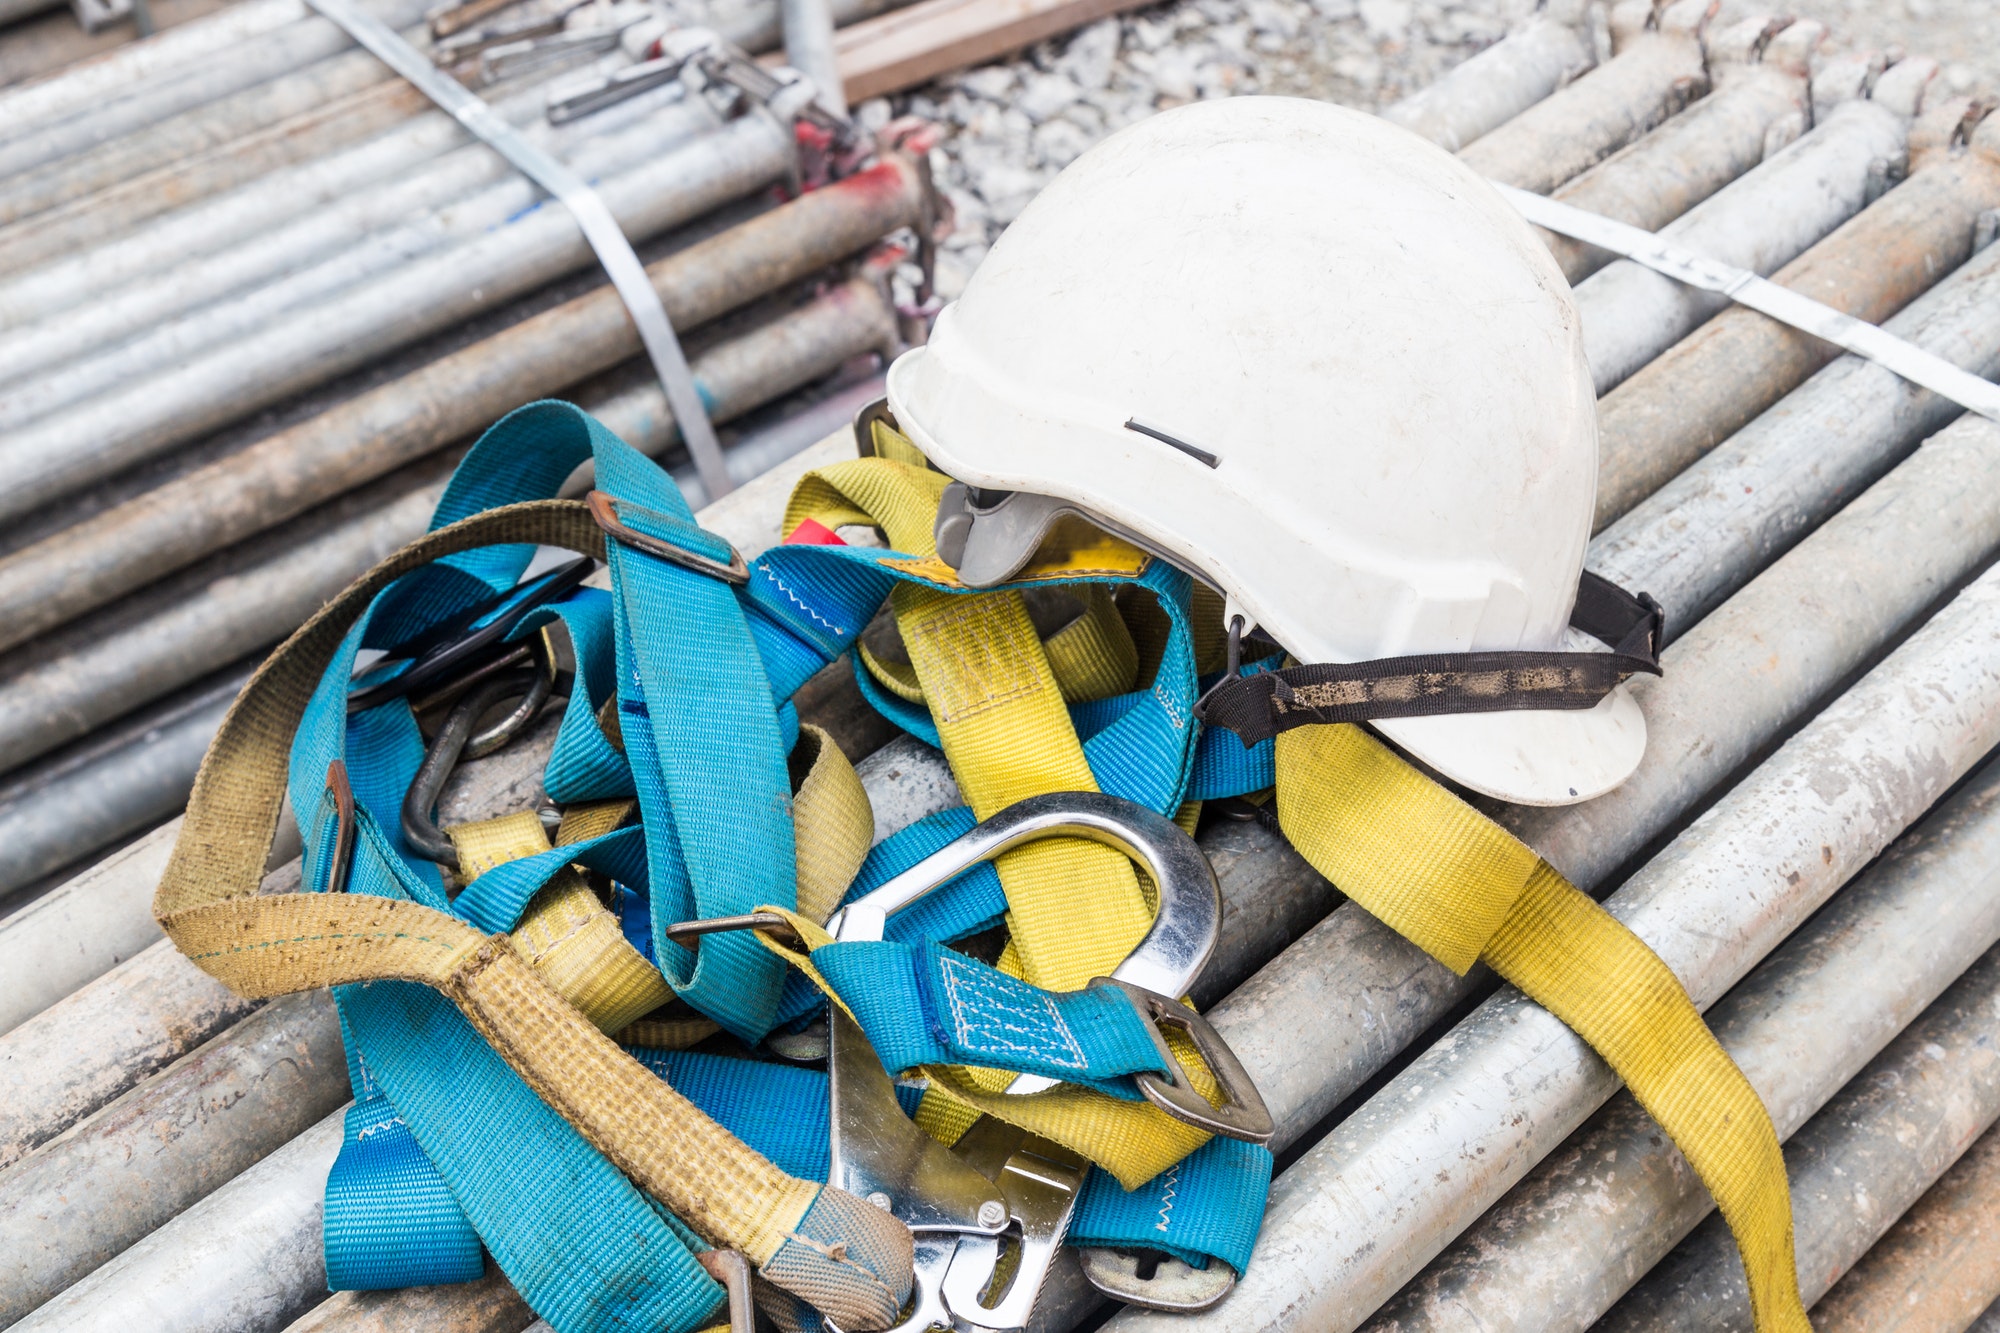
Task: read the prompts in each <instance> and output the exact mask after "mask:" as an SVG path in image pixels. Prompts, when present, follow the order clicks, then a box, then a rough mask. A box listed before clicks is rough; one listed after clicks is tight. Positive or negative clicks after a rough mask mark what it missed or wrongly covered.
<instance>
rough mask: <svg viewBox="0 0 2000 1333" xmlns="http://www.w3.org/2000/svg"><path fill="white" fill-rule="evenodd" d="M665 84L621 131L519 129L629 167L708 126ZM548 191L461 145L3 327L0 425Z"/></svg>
mask: <svg viewBox="0 0 2000 1333" xmlns="http://www.w3.org/2000/svg"><path fill="white" fill-rule="evenodd" d="M675 91H676V90H675V89H673V88H665V89H661V90H659V92H658V94H656V95H653V96H651V97H649V98H648V99H647V102H648V110H649V112H650V114H639V115H629V116H625V117H623V118H622V119H624V120H626V121H627V122H628V123H625V124H622V125H621V124H618V123H617V122H616V121H613V122H611V123H605V124H591V123H589V122H584V123H583V124H582V125H581V126H578V125H565V126H562V127H560V128H559V129H552V128H551V127H549V126H547V125H542V126H539V127H532V128H531V131H530V132H529V133H528V134H527V136H526V137H528V138H529V139H531V140H537V139H538V140H540V141H541V142H542V146H544V147H546V148H549V149H551V150H552V151H554V152H555V154H556V156H558V157H559V158H561V159H563V160H564V161H566V162H568V163H569V165H570V166H571V167H572V168H573V169H574V170H575V171H576V173H577V174H578V175H580V176H582V177H583V178H584V179H587V180H588V179H598V178H602V177H606V176H611V175H614V174H616V173H619V172H624V171H629V170H631V169H632V168H633V167H635V166H637V165H639V164H641V163H644V162H646V161H648V160H650V159H651V158H652V157H653V156H655V155H656V154H659V153H662V152H668V151H672V150H673V149H675V148H677V147H679V146H681V145H684V144H686V143H688V142H689V141H691V140H694V139H697V138H699V137H700V136H702V135H704V134H710V133H713V132H714V131H715V128H716V125H717V121H716V118H715V115H714V113H713V111H712V110H710V108H709V106H708V104H707V103H706V102H704V101H701V100H699V99H695V100H693V101H683V100H680V99H679V98H678V97H675V96H668V95H667V94H671V93H674V92H675ZM634 100H638V99H634ZM617 109H619V110H623V109H624V108H623V107H620V108H617ZM593 119H594V118H593ZM533 128H539V129H540V130H541V131H542V133H540V134H536V133H533V132H532V130H533ZM545 198H546V196H544V195H543V194H542V193H541V191H540V190H539V189H537V188H536V186H535V185H534V183H533V182H531V181H529V180H528V179H527V178H526V177H524V176H520V175H517V174H515V173H514V172H513V171H512V170H511V169H510V168H509V167H508V166H507V164H506V162H505V161H504V159H502V158H501V157H500V155H499V154H497V153H495V152H493V151H492V150H491V149H489V148H486V147H485V146H483V145H478V146H474V145H467V146H466V147H464V148H460V149H456V150H454V151H452V152H450V153H446V154H445V155H444V156H442V157H440V158H436V159H434V160H432V161H430V162H428V163H426V164H424V168H423V171H422V174H420V175H416V176H411V177H405V178H403V179H401V180H398V181H392V182H389V183H386V184H385V185H383V186H381V187H379V188H376V189H372V190H366V191H363V192H361V193H359V194H356V195H352V196H350V197H349V198H347V199H346V200H344V201H342V202H341V203H339V204H338V205H336V206H334V207H332V208H329V209H325V210H320V211H318V212H316V213H314V214H312V215H309V216H307V217H304V218H301V219H299V220H298V221H296V222H294V223H292V224H291V225H289V226H286V227H282V228H279V229H277V230H275V231H271V232H265V233H263V234H262V235H259V236H256V237H253V238H248V239H247V240H246V241H245V242H244V243H242V244H240V245H237V246H234V247H232V248H231V249H230V250H228V251H226V252H223V253H220V254H211V255H209V256H206V257H205V258H203V259H199V260H195V261H193V262H189V263H182V264H179V265H176V266H175V267H174V268H172V269H170V270H168V271H167V272H165V273H162V274H160V275H158V276H157V277H154V278H152V279H151V280H149V281H145V282H141V283H137V284H133V285H131V286H127V287H123V288H120V289H118V290H116V291H115V292H113V293H110V294H108V295H106V296H104V297H100V298H99V299H98V300H95V301H93V302H91V303H89V304H88V305H84V306H80V307H77V308H74V309H71V310H68V311H65V312H63V313H62V314H60V315H57V316H54V317H52V318H49V319H44V320H40V321H37V322H36V323H33V324H29V325H26V326H24V327H22V328H19V329H16V330H13V331H10V332H8V333H5V334H0V364H5V365H6V366H7V367H8V368H7V370H6V371H3V372H0V385H5V387H4V388H0V430H7V429H12V428H15V427H18V426H21V425H24V424H25V423H27V422H31V421H34V420H37V419H39V418H41V417H43V416H46V415H48V414H49V413H51V412H54V411H59V410H61V409H63V408H65V407H69V406H70V405H72V404H75V403H78V402H81V401H83V400H84V399H87V398H92V397H95V396H97V395H99V394H102V393H104V392H106V391H109V390H111V389H112V388H114V387H116V386H119V385H123V384H127V383H131V382H133V381H134V380H138V379H142V378H144V377H145V376H147V375H152V374H157V373H159V372H160V371H161V370H162V369H165V368H167V367H171V366H180V365H185V364H187V362H188V360H189V359H190V358H192V357H194V356H195V355H197V354H199V353H202V352H206V351H208V350H210V349H212V348H216V347H219V346H223V345H226V344H228V343H231V342H234V341H236V340H238V339H244V338H254V337H260V336H262V335H263V333H264V331H265V330H268V329H270V328H272V327H274V326H277V325H279V324H280V322H281V321H283V320H285V319H287V318H292V317H296V316H297V315H299V313H300V312H302V311H304V310H306V309H308V308H311V307H313V306H315V304H316V303H322V302H327V301H332V300H335V299H338V298H339V297H340V296H341V295H342V294H344V293H347V292H350V291H353V290H355V289H356V288H357V287H359V286H360V285H361V284H363V283H367V282H388V281H391V280H392V278H391V276H390V275H400V274H402V273H405V272H409V271H410V270H411V266H412V265H417V264H421V263H423V262H425V261H426V260H429V259H431V258H433V257H438V256H441V255H443V254H445V253H448V252H449V251H450V250H451V249H453V248H454V247H457V246H462V245H464V244H466V243H467V242H469V241H472V240H474V239H475V238H477V237H480V236H482V235H483V234H484V233H486V232H487V231H489V230H490V229H492V228H494V227H497V226H501V225H503V224H505V223H506V221H507V220H508V219H509V218H511V217H513V216H515V215H516V214H519V213H522V212H525V211H527V210H529V209H531V208H535V207H537V206H538V204H540V203H541V202H543V201H544V200H545Z"/></svg>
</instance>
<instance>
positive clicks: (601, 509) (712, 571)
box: [584, 491, 750, 585]
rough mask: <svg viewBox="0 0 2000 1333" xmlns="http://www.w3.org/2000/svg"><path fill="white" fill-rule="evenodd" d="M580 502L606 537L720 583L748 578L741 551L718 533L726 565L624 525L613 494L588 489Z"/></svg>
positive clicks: (746, 566)
mask: <svg viewBox="0 0 2000 1333" xmlns="http://www.w3.org/2000/svg"><path fill="white" fill-rule="evenodd" d="M584 502H585V503H586V504H588V505H589V506H590V516H591V517H592V518H594V519H596V520H597V526H598V527H600V528H602V529H604V534H605V536H607V537H612V538H615V539H616V540H618V541H620V542H623V543H624V544H625V545H627V546H630V547H632V548H633V549H635V550H639V551H644V552H645V553H646V554H647V555H656V556H658V557H660V559H662V560H666V561H669V562H670V563H672V564H676V565H679V566H680V567H681V568H683V569H691V570H693V571H694V572H695V573H697V574H706V575H708V576H709V577H710V578H717V579H721V580H722V581H723V582H724V583H734V584H739V585H740V584H745V583H748V582H749V581H750V566H749V565H747V564H745V563H744V560H743V553H742V552H740V551H738V550H737V549H736V548H735V547H734V546H730V545H729V543H728V542H726V541H723V539H722V538H720V537H716V538H715V539H716V540H717V541H719V542H722V544H723V545H724V546H728V547H729V563H728V564H726V565H725V564H723V563H722V562H721V561H720V560H712V559H710V558H709V557H708V556H705V555H700V554H698V553H696V552H694V551H690V550H688V549H687V548H686V547H684V546H676V545H674V544H673V543H672V542H670V541H663V540H662V539H660V538H658V537H653V536H648V535H647V534H646V533H643V532H640V531H639V530H638V529H637V528H633V527H628V526H627V525H626V524H625V522H624V521H623V520H622V519H620V518H619V517H618V500H617V498H616V497H615V496H612V495H607V494H606V493H605V492H603V491H592V492H591V493H590V494H589V495H588V496H586V497H585V500H584ZM709 535H710V536H714V535H715V534H713V533H710V534H709Z"/></svg>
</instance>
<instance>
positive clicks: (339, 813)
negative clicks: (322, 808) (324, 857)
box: [326, 759, 354, 893]
mask: <svg viewBox="0 0 2000 1333" xmlns="http://www.w3.org/2000/svg"><path fill="white" fill-rule="evenodd" d="M326 789H327V791H328V793H330V794H331V795H332V797H333V852H332V855H331V857H330V858H329V864H328V865H327V868H326V892H328V893H346V892H347V874H348V870H349V868H350V867H351V866H352V865H353V864H354V788H353V787H352V786H351V785H349V783H348V781H347V765H346V764H344V763H342V762H341V761H340V760H338V759H336V760H334V761H333V762H332V763H330V764H328V765H327V766H326Z"/></svg>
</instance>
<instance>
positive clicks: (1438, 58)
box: [856, 0, 2000, 300]
mask: <svg viewBox="0 0 2000 1333" xmlns="http://www.w3.org/2000/svg"><path fill="white" fill-rule="evenodd" d="M1536 7H1537V5H1536V0H1175V2H1174V3H1168V4H1161V5H1155V6H1152V7H1149V8H1146V9H1140V10H1135V11H1133V12H1131V13H1128V14H1125V15H1123V16H1119V17H1114V18H1107V19H1103V20H1100V21H1099V22H1096V23H1093V24H1091V25H1090V26H1089V27H1086V28H1082V29H1080V30H1078V31H1076V32H1073V33H1070V34H1068V35H1067V36H1064V37H1059V38H1054V39H1051V40H1049V41H1045V42H1041V43H1039V44H1037V45H1036V46H1034V47H1032V48H1030V49H1029V50H1027V51H1025V52H1023V53H1021V54H1020V55H1018V56H1017V57H1015V58H1013V59H1009V60H1005V61H1000V62H997V63H994V64H990V65H984V66H981V67H979V68H977V69H970V70H964V71H961V72H959V73H956V74H951V75H947V76H946V77H944V78H942V79H940V80H938V81H937V82H935V83H932V84H930V85H928V86H926V87H923V88H920V89H918V90H916V91H914V92H912V93H908V94H904V95H901V96H898V97H895V98H876V99H874V100H872V101H869V102H865V103H863V104H862V105H861V106H860V107H858V108H856V116H857V118H858V119H859V120H860V122H861V123H862V125H863V126H865V127H867V128H870V129H874V128H878V127H879V126H881V125H883V124H885V123H887V122H888V121H889V120H890V119H891V118H892V117H894V116H898V115H903V114H913V115H917V116H921V117H923V118H924V119H926V120H929V121H931V122H933V123H934V124H936V125H938V126H939V127H940V128H941V129H942V131H943V134H942V138H941V141H940V143H939V145H938V147H937V148H936V149H935V150H934V151H933V153H932V167H933V170H934V171H935V173H936V176H937V180H938V182H939V184H940V185H941V186H942V187H943V189H944V191H945V193H946V194H947V195H948V196H949V198H950V200H951V203H952V206H953V208H954V210H955V211H956V226H955V229H954V231H953V233H952V234H951V236H950V237H949V238H948V239H947V240H946V241H945V243H944V245H943V246H942V248H941V251H940V253H939V255H938V261H937V271H936V289H937V293H938V296H939V297H941V298H942V299H944V300H951V299H953V298H954V297H956V296H957V295H958V294H959V292H960V291H961V290H962V289H963V288H964V286H965V281H966V279H967V278H968V277H970V276H971V274H972V270H973V269H974V268H975V267H977V265H978V263H979V261H980V260H981V259H982V258H983V257H984V256H985V254H986V251H987V249H988V248H989V247H990V246H991V245H992V244H993V241H994V240H995V239H996V238H997V237H998V236H999V234H1000V232H1001V231H1002V230H1004V229H1005V228H1006V226H1007V224H1008V223H1010V222H1012V221H1013V220H1014V218H1015V217H1017V216H1019V214H1020V212H1021V210H1022V209H1023V208H1024V207H1026V206H1027V203H1028V201H1029V200H1030V199H1032V198H1034V197H1035V195H1036V193H1037V192H1038V191H1040V189H1041V188H1042V186H1044V185H1045V184H1047V183H1048V181H1049V179H1050V178H1051V177H1053V176H1054V175H1055V173H1056V172H1058V171H1060V170H1061V169H1062V168H1063V167H1065V166H1067V165H1068V164H1069V163H1070V162H1072V161H1074V160H1075V159H1076V157H1077V156H1078V155H1079V154H1080V153H1082V152H1083V151H1084V150H1085V149H1087V148H1089V147H1090V146H1091V145H1092V144H1094V143H1096V142H1097V141H1098V140H1099V139H1101V138H1103V137H1104V136H1106V135H1107V134H1110V133H1112V132H1114V131H1116V130H1118V129H1121V128H1123V127H1124V126H1126V125H1129V124H1131V123H1132V122H1134V121H1136V120H1141V119H1143V118H1144V117H1146V116H1149V115H1152V114H1153V113H1154V112H1156V111H1164V110H1167V109H1168V108H1170V107H1175V106H1180V105H1182V104H1183V103H1187V102H1192V101H1196V100H1201V99H1207V98H1213V97H1230V96H1236V95H1240V94H1244V93H1276V94H1285V95H1291V96H1300V97H1314V98H1320V99H1323V100H1326V101H1331V102H1338V103H1340V104H1342V105H1343V106H1351V107H1357V108H1360V109H1362V110H1366V111H1374V110H1378V109H1380V108H1381V107H1383V106H1386V105H1388V104H1389V103H1391V102H1393V101H1395V100H1397V99H1398V98H1400V97H1403V96H1405V95H1406V94H1408V93H1411V92H1414V91H1415V90H1417V89H1419V88H1422V87H1424V86H1425V85H1426V84H1428V83H1430V82H1431V81H1432V80H1434V79H1436V78H1437V77H1438V75H1440V74H1441V73H1443V72H1444V71H1445V70H1447V69H1449V68H1450V67H1451V66H1453V65H1455V64H1457V63H1458V62H1459V61H1461V60H1464V59H1465V58H1467V57H1468V56H1471V55H1473V54H1475V53H1477V52H1478V51H1480V50H1482V49H1484V48H1485V47H1487V46H1489V45H1491V44H1492V43H1493V42H1496V41H1498V40H1499V39H1500V38H1501V37H1503V36H1504V35H1505V34H1506V33H1507V31H1508V30H1509V28H1510V27H1512V26H1514V25H1516V24H1518V23H1520V22H1522V21H1523V20H1524V19H1526V18H1527V17H1528V16H1529V15H1530V14H1532V13H1533V12H1534V10H1535V8H1536ZM1760 8H1761V10H1762V11H1763V12H1769V11H1771V10H1777V11H1780V12H1783V11H1785V10H1787V9H1789V10H1791V11H1792V12H1795V13H1797V14H1798V15H1799V16H1800V17H1811V18H1817V19H1819V20H1820V21H1821V22H1823V23H1825V24H1826V25H1827V28H1828V29H1829V31H1830V32H1831V33H1832V34H1833V36H1832V37H1831V38H1830V39H1829V41H1828V43H1827V48H1826V50H1827V52H1828V54H1832V53H1834V52H1836V51H1840V50H1851V49H1857V48H1859V49H1876V50H1881V49H1891V48H1894V49H1897V50H1902V49H1907V50H1908V51H1910V52H1911V53H1914V54H1922V55H1930V56H1934V57H1936V58H1937V59H1938V60H1940V61H1941V62H1943V64H1944V70H1943V74H1942V76H1941V78H1942V82H1943V85H1944V86H1945V87H1946V88H1947V89H1949V90H1951V91H1954V92H1967V91H1971V90H1973V89H1974V88H1984V89H1993V88H2000V42H1996V41H1994V40H1992V36H1993V34H1994V32H1995V30H1996V28H2000V22H1996V19H2000V12H1996V11H2000V5H1996V4H1995V0H1888V2H1887V3H1878V2H1877V0H1795V3H1793V4H1791V5H1784V4H1782V3H1771V4H1768V5H1765V6H1761V7H1760ZM1741 12H1748V9H1747V7H1746V5H1745V4H1744V3H1741V2H1740V0H1732V2H1731V3H1729V4H1728V5H1726V6H1725V10H1724V12H1723V14H1722V15H1721V16H1720V18H1719V21H1724V22H1726V21H1728V20H1729V19H1730V18H1732V17H1734V16H1735V15H1736V14H1738V13H1741ZM1593 26H1595V27H1597V28H1598V29H1599V30H1600V31H1602V29H1603V24H1602V22H1601V21H1598V22H1596V23H1594V24H1593Z"/></svg>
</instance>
